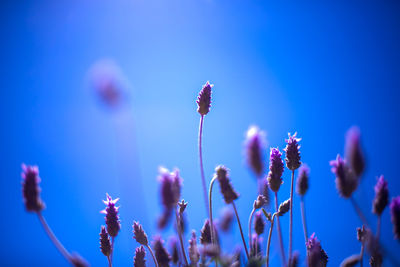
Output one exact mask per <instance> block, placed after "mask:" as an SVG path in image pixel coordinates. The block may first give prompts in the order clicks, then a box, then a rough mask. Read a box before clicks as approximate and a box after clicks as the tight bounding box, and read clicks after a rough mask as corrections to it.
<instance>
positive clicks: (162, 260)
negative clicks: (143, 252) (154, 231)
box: [153, 236, 171, 267]
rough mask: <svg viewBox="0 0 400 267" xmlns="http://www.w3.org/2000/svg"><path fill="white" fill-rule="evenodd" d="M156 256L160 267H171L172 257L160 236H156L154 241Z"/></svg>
mask: <svg viewBox="0 0 400 267" xmlns="http://www.w3.org/2000/svg"><path fill="white" fill-rule="evenodd" d="M153 249H154V254H155V256H156V259H157V262H158V266H159V267H169V262H170V261H171V257H170V256H169V254H168V252H167V250H166V249H165V247H164V241H163V240H162V239H161V237H160V236H156V237H155V238H154V241H153Z"/></svg>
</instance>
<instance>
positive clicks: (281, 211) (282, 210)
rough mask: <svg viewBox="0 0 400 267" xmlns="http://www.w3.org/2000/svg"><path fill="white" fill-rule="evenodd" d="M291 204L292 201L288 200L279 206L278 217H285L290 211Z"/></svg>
mask: <svg viewBox="0 0 400 267" xmlns="http://www.w3.org/2000/svg"><path fill="white" fill-rule="evenodd" d="M290 202H291V201H290V199H288V200H285V201H284V202H282V203H281V204H280V205H279V209H278V216H283V215H284V214H285V213H286V212H288V211H289V210H290Z"/></svg>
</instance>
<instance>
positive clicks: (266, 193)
mask: <svg viewBox="0 0 400 267" xmlns="http://www.w3.org/2000/svg"><path fill="white" fill-rule="evenodd" d="M262 186H263V190H262V194H263V196H264V197H265V206H269V204H270V202H271V197H270V195H269V185H268V180H267V179H264V178H263V179H262Z"/></svg>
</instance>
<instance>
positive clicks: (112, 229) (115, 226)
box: [101, 194, 121, 237]
mask: <svg viewBox="0 0 400 267" xmlns="http://www.w3.org/2000/svg"><path fill="white" fill-rule="evenodd" d="M118 200H119V198H116V199H114V200H113V199H112V198H111V197H110V196H109V195H108V194H107V200H103V202H104V204H106V206H107V207H106V208H105V210H102V211H101V213H103V214H105V215H106V217H105V220H106V225H107V232H108V234H109V235H110V236H111V237H116V236H117V235H118V232H119V230H120V229H121V225H120V221H119V215H118V208H119V207H116V206H115V203H117V201H118Z"/></svg>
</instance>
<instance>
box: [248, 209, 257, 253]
mask: <svg viewBox="0 0 400 267" xmlns="http://www.w3.org/2000/svg"><path fill="white" fill-rule="evenodd" d="M255 211H256V210H255V209H254V208H253V210H252V211H251V213H250V217H249V250H250V251H251V222H252V221H253V215H254V212H255Z"/></svg>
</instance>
